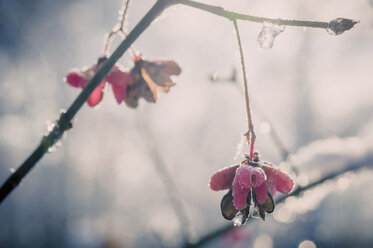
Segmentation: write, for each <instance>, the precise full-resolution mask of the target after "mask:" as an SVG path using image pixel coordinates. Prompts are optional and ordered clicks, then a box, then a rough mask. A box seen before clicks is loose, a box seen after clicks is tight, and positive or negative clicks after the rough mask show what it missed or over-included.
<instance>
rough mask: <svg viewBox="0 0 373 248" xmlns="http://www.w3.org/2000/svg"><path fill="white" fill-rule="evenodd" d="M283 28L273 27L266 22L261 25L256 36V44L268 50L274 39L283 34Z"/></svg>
mask: <svg viewBox="0 0 373 248" xmlns="http://www.w3.org/2000/svg"><path fill="white" fill-rule="evenodd" d="M284 30H285V26H279V25H274V24H271V23H268V22H264V23H263V28H262V30H261V31H260V33H259V35H258V39H257V41H258V43H259V45H260V47H261V48H262V49H266V50H268V49H270V48H271V47H272V46H273V42H274V40H275V39H276V37H277V36H278V35H279V34H280V33H282V32H284Z"/></svg>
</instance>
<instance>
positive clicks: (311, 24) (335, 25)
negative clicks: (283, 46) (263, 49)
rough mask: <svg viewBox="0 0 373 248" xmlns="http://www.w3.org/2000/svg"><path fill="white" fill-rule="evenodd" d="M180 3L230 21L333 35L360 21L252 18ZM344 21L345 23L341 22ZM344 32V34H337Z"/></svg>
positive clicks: (183, 0) (188, 1)
mask: <svg viewBox="0 0 373 248" xmlns="http://www.w3.org/2000/svg"><path fill="white" fill-rule="evenodd" d="M179 3H181V4H183V5H188V6H190V7H193V8H196V9H200V10H203V11H206V12H209V13H211V14H214V15H218V16H222V17H225V18H228V19H230V20H233V19H234V20H243V21H250V22H258V23H264V22H267V23H272V24H275V25H283V26H294V27H308V28H322V29H326V30H328V29H332V31H333V32H334V33H333V34H342V33H343V32H344V31H347V30H349V29H351V28H352V27H353V26H354V25H355V24H356V23H358V21H354V20H350V19H345V18H336V19H334V20H332V21H331V22H316V21H300V20H284V19H272V18H266V17H260V16H252V15H246V14H241V13H237V12H234V11H228V10H225V9H224V8H222V7H220V6H213V5H209V4H205V3H200V2H196V1H192V0H179ZM340 20H343V21H340ZM340 30H342V32H337V31H340Z"/></svg>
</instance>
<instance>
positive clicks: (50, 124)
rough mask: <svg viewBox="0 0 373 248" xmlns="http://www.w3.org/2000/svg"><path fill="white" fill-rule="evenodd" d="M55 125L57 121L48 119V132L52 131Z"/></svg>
mask: <svg viewBox="0 0 373 248" xmlns="http://www.w3.org/2000/svg"><path fill="white" fill-rule="evenodd" d="M55 126H56V122H55V121H47V131H48V132H51V131H52V130H53V128H54V127H55Z"/></svg>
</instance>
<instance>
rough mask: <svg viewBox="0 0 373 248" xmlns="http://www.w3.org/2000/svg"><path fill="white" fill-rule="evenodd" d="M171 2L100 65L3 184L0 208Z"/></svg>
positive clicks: (162, 0)
mask: <svg viewBox="0 0 373 248" xmlns="http://www.w3.org/2000/svg"><path fill="white" fill-rule="evenodd" d="M173 3H175V2H173V1H172V0H158V1H157V2H156V3H155V4H154V5H153V7H152V8H151V9H150V10H149V11H148V13H147V14H146V15H145V16H144V17H143V18H142V19H141V20H140V22H139V23H138V24H137V25H136V27H135V28H134V29H133V30H132V31H131V32H130V33H129V34H128V36H127V38H126V39H125V40H123V41H122V42H121V43H120V45H119V46H118V47H117V48H116V49H115V51H114V52H113V54H112V55H111V56H110V57H109V58H108V59H107V60H106V61H105V62H104V63H103V65H102V66H101V67H100V69H99V70H98V71H97V73H96V74H95V75H94V76H93V78H92V79H91V80H90V81H89V83H88V85H87V86H86V87H85V88H84V89H83V91H82V92H81V93H80V94H79V96H78V97H77V98H76V99H75V101H74V102H73V103H72V104H71V106H70V107H69V109H68V110H67V111H66V113H63V114H62V115H61V116H60V118H59V120H58V121H57V122H56V123H57V124H58V125H55V127H54V129H53V130H52V131H51V132H50V133H49V134H48V135H47V136H44V137H43V139H42V141H41V143H40V144H39V146H38V147H37V148H36V149H35V151H34V152H33V153H32V154H31V155H30V156H29V157H28V158H27V159H26V160H25V162H24V163H23V164H22V165H21V166H20V167H19V168H18V169H17V170H16V171H15V172H14V173H13V174H12V175H10V177H9V178H8V179H7V180H6V181H5V183H4V184H3V185H2V186H1V188H0V204H1V202H2V201H3V200H4V199H5V198H6V197H7V196H8V194H9V193H10V192H11V191H12V190H13V189H14V188H15V187H16V186H17V185H18V184H19V183H20V182H21V180H22V179H23V178H24V177H25V176H26V175H27V174H28V173H29V171H30V170H31V169H32V168H33V167H34V166H35V165H36V163H37V162H38V161H39V160H40V159H41V158H42V157H43V156H44V154H45V153H46V152H47V151H48V149H49V147H51V146H53V145H54V144H55V142H56V141H57V140H58V139H59V138H60V137H61V136H62V134H63V133H64V132H65V131H66V130H67V129H69V128H71V120H72V119H73V118H74V116H75V115H76V113H77V112H78V111H79V109H80V108H81V107H82V105H83V104H84V103H85V101H86V100H87V99H88V97H89V96H90V95H91V93H92V92H93V90H94V89H95V88H96V87H97V86H98V85H99V84H100V82H101V81H102V80H103V79H104V77H105V76H106V75H107V74H108V73H109V72H110V70H111V68H113V66H114V65H115V63H116V62H117V61H118V60H119V59H120V57H121V56H122V55H123V54H124V53H125V52H126V51H127V49H128V48H129V47H130V46H131V45H132V43H133V42H134V41H135V40H136V39H137V38H138V37H139V35H140V34H142V33H143V32H144V31H145V29H146V28H147V27H148V26H149V25H150V24H151V23H152V22H153V21H154V20H155V19H156V17H157V16H158V15H159V14H160V13H162V11H163V10H164V9H166V8H167V7H168V6H169V5H171V4H173Z"/></svg>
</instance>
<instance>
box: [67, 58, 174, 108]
mask: <svg viewBox="0 0 373 248" xmlns="http://www.w3.org/2000/svg"><path fill="white" fill-rule="evenodd" d="M105 60H106V58H105V57H104V58H100V59H99V60H98V62H97V63H96V64H95V65H93V66H91V67H83V68H81V69H72V70H71V71H70V72H68V74H67V75H66V79H65V80H66V82H67V83H69V84H70V85H71V86H73V87H76V88H82V89H83V88H85V87H86V86H87V84H88V82H89V80H90V79H91V78H92V77H93V76H94V74H95V73H96V72H97V70H98V69H99V68H100V66H101V65H102V63H103V62H104V61H105ZM134 62H135V63H134V67H133V68H132V69H131V70H130V71H129V72H128V71H125V70H124V69H123V68H122V66H120V65H116V66H115V67H114V68H113V69H112V70H111V71H110V73H109V74H108V75H107V76H106V77H105V78H104V80H102V82H101V83H100V84H99V86H97V87H96V89H95V90H94V91H93V92H92V94H91V95H90V97H89V98H88V100H87V103H88V105H89V106H92V107H93V106H96V105H97V104H98V103H99V102H100V101H101V100H102V97H103V90H104V87H105V85H106V83H109V84H110V85H111V88H112V90H113V93H114V96H115V99H116V100H117V102H118V104H120V103H122V102H123V101H124V102H125V103H126V104H127V106H129V107H131V108H136V107H137V105H138V102H139V99H140V98H144V99H145V100H146V101H148V102H155V101H156V100H157V89H158V88H159V89H161V90H162V91H163V92H165V93H167V92H168V91H169V90H170V88H171V87H172V86H174V85H175V83H174V82H172V80H171V76H172V75H179V74H180V73H181V69H180V67H179V65H178V64H177V63H176V62H174V61H171V60H154V61H148V60H143V59H142V58H141V56H136V57H135V58H134Z"/></svg>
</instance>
